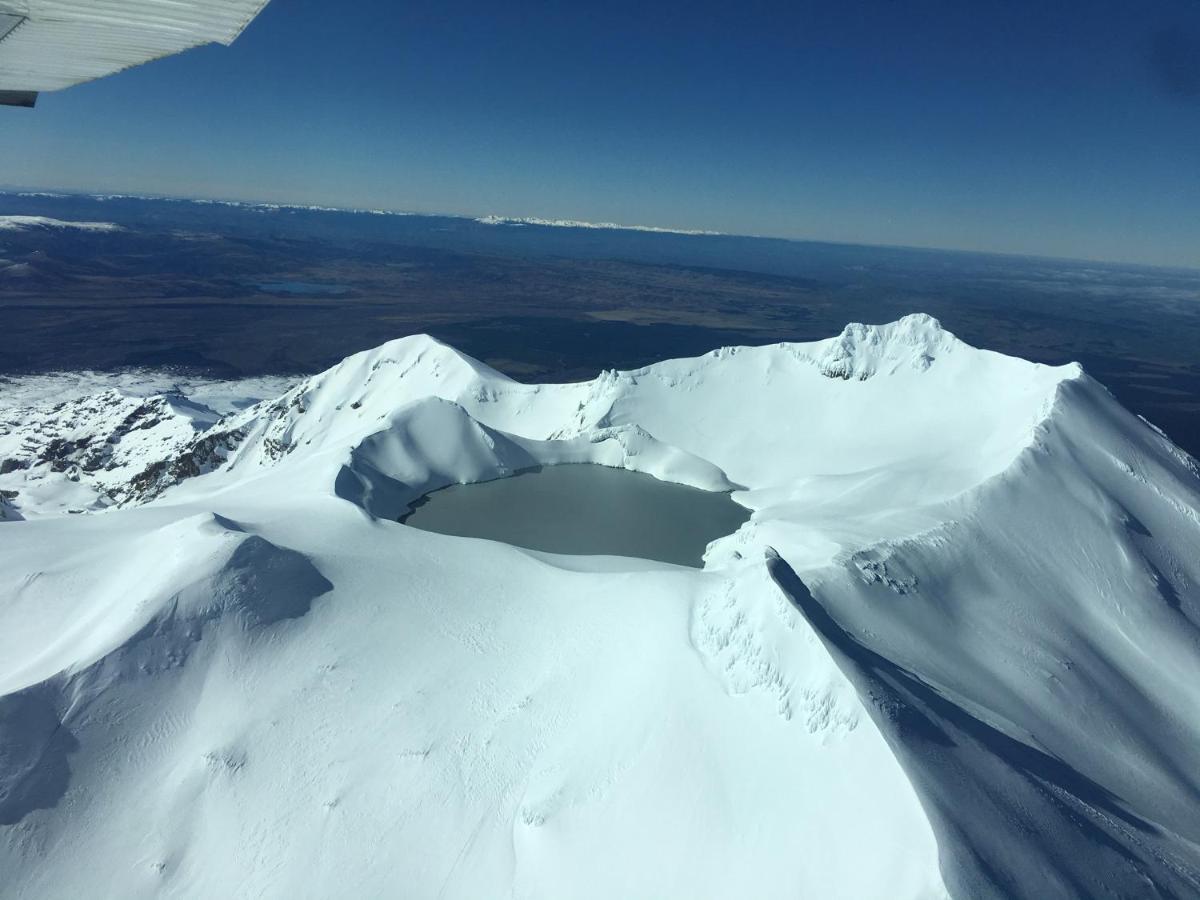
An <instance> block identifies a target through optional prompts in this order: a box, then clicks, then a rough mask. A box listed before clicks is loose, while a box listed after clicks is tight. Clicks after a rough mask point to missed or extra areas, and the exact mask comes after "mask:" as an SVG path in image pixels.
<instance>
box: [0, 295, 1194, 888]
mask: <svg viewBox="0 0 1200 900" xmlns="http://www.w3.org/2000/svg"><path fill="white" fill-rule="evenodd" d="M77 402H79V403H81V404H82V405H81V406H79V407H78V408H71V410H70V416H71V418H72V421H74V422H76V424H77V426H78V430H79V433H80V434H81V435H83V434H84V433H85V432H86V431H87V430H88V428H89V427H90V426H89V425H88V423H87V422H86V421H84V415H85V413H87V412H88V410H90V409H92V408H93V407H95V409H96V410H97V412H96V414H97V415H101V416H102V410H103V409H104V407H105V406H106V405H111V406H113V408H115V409H120V410H124V406H122V404H124V403H127V402H128V401H126V400H120V399H119V398H118V397H109V398H107V399H106V400H104V401H98V400H93V401H88V400H80V401H77ZM142 405H147V406H148V407H149V409H148V411H147V412H145V413H139V414H138V415H134V416H133V418H132V423H133V425H135V426H136V425H138V423H139V422H141V421H143V420H145V421H147V422H154V424H153V425H149V426H147V427H146V428H145V429H144V431H145V437H146V438H147V439H150V440H145V441H143V442H142V443H140V444H139V443H137V440H138V439H137V438H133V437H130V436H129V435H130V434H132V433H133V432H135V431H137V430H138V429H137V428H131V429H130V431H128V432H124V433H121V434H118V435H116V436H117V438H118V440H117V441H116V443H115V444H113V445H111V446H110V447H109V448H107V449H105V450H104V451H103V452H104V453H107V454H110V455H111V458H112V460H113V461H115V462H117V463H118V469H114V470H113V472H114V473H117V474H119V475H120V477H119V478H116V477H115V476H114V481H113V482H112V483H110V484H107V485H106V486H105V487H104V489H105V490H106V491H107V496H108V498H109V500H108V502H109V503H110V504H115V508H109V509H107V510H106V511H104V512H103V514H98V515H76V516H61V515H49V516H44V517H43V518H41V519H40V520H36V521H35V520H33V516H32V515H30V521H28V522H17V523H15V524H8V525H3V526H0V530H3V531H4V535H3V541H0V661H2V662H0V734H4V735H12V736H15V737H11V738H9V739H7V740H6V741H4V742H0V870H2V871H5V872H6V873H9V874H8V880H7V883H6V884H4V885H0V895H5V894H6V893H13V894H14V895H15V894H20V893H22V892H23V893H28V894H71V893H79V892H80V891H84V890H85V889H90V890H91V891H93V892H94V891H96V890H99V891H100V892H101V893H110V894H114V895H116V894H119V895H122V896H128V895H136V894H139V893H141V894H156V893H164V892H174V893H184V894H193V895H217V894H222V895H224V894H229V893H239V892H245V893H261V894H264V895H268V896H287V895H289V894H294V893H297V892H300V893H303V892H306V891H307V892H315V893H321V894H328V893H337V892H341V893H346V892H349V893H353V894H356V895H374V894H379V893H381V892H386V891H387V888H388V886H389V885H391V886H394V885H395V884H398V883H403V884H406V885H407V886H409V887H410V888H411V891H412V893H414V895H421V896H426V895H428V896H437V895H439V894H440V895H442V896H459V897H478V896H492V895H496V894H498V893H499V894H510V893H511V894H519V895H530V896H534V895H537V896H581V897H586V896H596V897H611V896H668V895H680V896H712V897H725V896H745V895H753V896H761V897H784V896H797V895H799V896H805V895H807V896H821V897H845V898H860V897H883V896H886V897H895V898H912V900H927V898H941V897H945V896H947V895H950V896H954V897H964V898H966V897H969V898H975V897H996V898H999V897H1005V898H1008V897H1028V898H1038V900H1042V898H1057V897H1063V898H1067V897H1070V898H1075V897H1080V896H1102V895H1105V894H1106V893H1107V894H1110V895H1113V896H1142V895H1145V896H1192V895H1196V894H1197V893H1198V892H1200V852H1198V851H1197V849H1196V848H1197V846H1200V813H1198V812H1197V810H1200V775H1197V773H1200V749H1198V748H1200V715H1197V714H1196V712H1195V709H1196V703H1195V687H1194V686H1195V685H1196V684H1197V683H1200V557H1198V555H1197V554H1196V552H1195V548H1196V547H1197V546H1200V478H1198V477H1197V474H1196V470H1195V467H1194V464H1193V462H1192V461H1191V460H1190V459H1189V458H1188V457H1187V456H1186V454H1183V453H1182V452H1181V451H1179V450H1178V448H1175V447H1174V446H1173V445H1172V444H1171V443H1170V441H1169V440H1168V439H1167V438H1166V437H1165V436H1164V435H1162V434H1161V433H1159V432H1157V431H1155V430H1154V429H1153V428H1151V427H1149V426H1148V425H1147V424H1146V423H1144V422H1142V421H1140V420H1139V419H1137V418H1136V417H1135V416H1133V415H1131V414H1129V413H1128V412H1127V411H1125V410H1124V409H1122V408H1121V407H1120V405H1119V404H1117V403H1116V401H1115V400H1114V399H1113V398H1112V397H1111V396H1110V395H1109V394H1108V392H1107V391H1105V390H1104V388H1103V387H1102V386H1101V385H1099V384H1098V383H1097V382H1095V381H1094V380H1092V379H1091V378H1089V377H1088V376H1087V375H1086V374H1084V373H1083V372H1082V370H1081V369H1080V368H1079V367H1078V366H1074V365H1071V366H1063V367H1047V366H1042V365H1036V364H1033V363H1029V362H1025V361H1023V360H1019V359H1014V358H1010V357H1006V356H1002V355H1000V354H996V353H990V352H988V351H984V350H978V349H976V348H973V347H970V346H968V345H966V344H964V343H963V342H961V341H959V340H958V339H957V338H955V337H954V336H953V335H952V334H950V333H948V332H947V331H946V330H945V329H943V328H942V327H941V326H940V325H939V324H938V323H937V322H936V321H935V320H933V319H931V318H929V317H928V316H922V315H915V316H907V317H905V318H904V319H901V320H900V321H898V322H894V323H890V324H887V325H879V326H875V325H858V324H854V325H849V326H847V327H846V329H844V331H843V332H842V333H841V334H840V335H837V336H835V337H832V338H829V339H827V340H824V341H817V342H812V343H806V344H786V343H785V344H775V345H769V346H763V347H732V348H724V349H721V350H716V351H713V352H712V353H709V354H705V355H704V356H701V357H697V358H693V359H678V360H669V361H665V362H661V363H657V364H654V365H651V366H647V367H645V368H642V369H638V370H635V371H607V372H604V373H602V374H601V375H600V376H598V377H597V378H595V379H593V380H591V381H587V382H581V383H578V384H567V385H529V384H522V383H520V382H517V381H514V380H513V379H510V378H508V377H506V376H504V375H502V374H501V373H499V372H496V371H495V370H493V369H491V368H489V367H488V366H486V365H484V364H482V363H480V362H478V361H476V360H473V359H471V358H470V357H468V356H465V355H463V354H461V353H459V352H458V351H456V350H454V349H453V348H451V347H448V346H446V345H445V344H441V343H439V342H437V341H435V340H433V339H431V338H429V337H425V336H414V337H408V338H402V339H400V340H397V341H391V342H389V343H387V344H384V345H382V346H380V347H377V348H375V349H373V350H369V351H365V352H363V353H359V354H355V355H354V356H351V357H349V358H347V359H346V360H344V361H343V362H341V363H340V364H338V365H337V366H334V367H332V368H331V369H329V370H327V371H325V372H323V373H320V374H318V375H315V376H313V377H311V378H307V379H304V380H303V381H301V382H299V383H297V384H296V385H294V386H293V387H292V388H291V389H289V390H288V391H286V392H284V393H283V394H282V395H281V396H279V397H278V398H276V399H271V400H265V401H263V402H261V403H258V404H256V405H253V406H250V407H248V408H246V409H242V410H237V411H233V412H230V413H229V414H227V415H225V416H223V417H221V418H220V419H218V420H215V421H212V422H211V424H207V425H202V427H200V428H199V429H196V428H193V430H192V431H191V433H190V434H188V435H187V436H186V437H185V438H184V439H182V440H176V439H175V438H173V437H172V438H169V439H167V440H162V441H159V440H157V439H155V437H154V436H155V435H156V434H157V433H158V431H159V430H162V429H165V428H173V427H174V426H173V425H172V423H173V422H175V421H176V420H175V419H173V418H171V417H170V416H169V415H167V409H166V408H165V407H163V406H162V405H161V404H160V402H159V401H154V400H153V399H152V398H143V399H142V400H140V401H139V406H138V408H137V409H131V410H130V411H129V414H126V415H125V417H124V418H123V419H122V420H121V421H122V422H124V421H125V420H126V419H129V417H130V415H131V414H133V413H135V412H138V409H140V408H141V406H142ZM66 409H67V408H66V407H64V409H63V410H59V411H58V412H57V413H55V412H54V411H53V410H52V409H51V410H50V411H48V412H46V416H47V418H46V420H45V422H44V424H43V426H42V430H43V431H44V433H45V434H46V435H51V434H53V435H55V436H56V437H55V439H57V438H65V439H73V435H74V432H72V433H71V434H66V433H65V427H64V422H63V421H61V420H60V419H56V418H55V417H56V416H59V417H60V418H61V415H62V414H63V412H64V411H65V410H66ZM104 422H105V423H107V422H108V419H107V418H104ZM107 427H108V425H107V424H105V425H104V428H107ZM99 431H103V429H102V428H101V429H99ZM111 433H115V429H113V430H112V431H111ZM25 434H26V435H27V437H26V438H25V440H27V441H29V442H31V443H34V444H36V442H37V440H38V439H39V438H38V434H37V430H32V431H26V432H25ZM127 441H128V442H130V443H129V444H128V446H126V442H127ZM85 450H86V448H85ZM133 451H137V452H136V453H135V452H133ZM135 458H136V460H137V462H139V463H143V464H144V465H143V466H142V467H141V468H140V470H138V471H134V469H135V468H136V466H134V465H129V466H126V467H124V468H120V466H124V465H125V464H124V462H122V461H123V460H125V459H130V460H133V459H135ZM561 462H592V463H599V464H603V465H610V466H622V467H626V468H630V469H635V470H639V471H645V472H649V473H651V474H654V475H656V476H658V477H660V478H666V479H670V480H674V481H679V482H683V483H687V484H692V485H696V486H699V487H705V488H709V489H729V488H733V489H734V498H735V499H736V500H738V501H739V502H741V503H743V504H744V505H746V506H747V507H749V508H750V509H751V510H752V511H753V515H752V517H751V520H750V521H749V522H748V523H746V524H745V525H744V526H743V527H742V528H741V529H740V530H739V531H738V532H737V533H736V534H734V535H729V536H727V537H725V538H722V539H720V540H718V541H716V542H714V543H713V544H712V545H710V547H709V550H708V553H707V555H706V561H705V568H704V569H703V570H696V571H691V570H679V569H675V568H672V567H661V568H659V567H654V566H649V567H647V566H642V565H639V566H636V567H631V568H630V569H629V570H627V569H626V568H625V567H623V566H622V565H621V564H620V562H619V561H607V562H598V563H595V564H584V563H580V562H577V561H576V562H572V563H571V564H566V563H564V564H562V565H559V564H557V563H556V561H555V559H554V558H551V557H546V556H531V555H529V554H526V553H524V552H523V551H520V550H518V549H516V548H512V547H509V546H507V545H504V544H496V543H491V542H483V541H475V540H469V539H461V538H452V537H446V536H443V535H436V534H429V533H425V532H419V531H416V530H414V529H410V528H407V527H405V526H402V525H400V524H398V523H397V522H396V521H395V519H396V518H397V517H398V515H399V514H400V513H402V512H403V511H404V509H405V508H406V506H407V504H408V503H410V502H411V501H412V500H413V499H414V498H416V497H417V496H419V495H421V494H423V493H425V492H427V491H428V490H431V489H433V488H436V487H439V486H442V485H445V484H449V483H453V482H460V481H474V480H481V479H487V478H495V477H501V476H503V475H505V474H508V473H509V472H511V471H513V470H515V469H518V468H523V467H525V466H528V465H531V464H547V463H561ZM106 465H107V463H106ZM101 468H103V467H101ZM24 471H25V470H22V472H24ZM21 477H23V475H22V473H18V472H10V473H8V475H6V476H0V478H9V479H12V478H18V479H19V478H21ZM91 477H94V478H98V477H99V476H91ZM9 484H14V482H12V481H8V482H4V481H0V486H7V485H9ZM24 490H25V488H23V487H21V485H20V484H19V483H18V484H17V487H16V491H17V493H16V494H15V495H11V496H10V495H9V494H5V495H0V496H2V497H3V502H5V503H6V504H8V505H9V507H10V508H11V509H12V510H13V511H15V513H16V514H18V515H20V514H21V513H22V509H23V507H22V504H23V503H25V497H24V494H23V491H24ZM27 511H28V510H27ZM1098 736H1102V738H1103V739H1102V740H1101V739H1097V737H1098ZM4 754H7V755H4ZM281 773H283V774H281ZM6 829H7V830H6ZM80 859H84V860H92V861H99V860H104V861H105V865H104V866H90V867H89V866H79V865H77V864H71V863H72V862H77V861H78V860H80ZM613 859H619V860H621V865H619V866H613V865H612V864H611V861H612V860H613ZM314 860H317V861H318V862H317V864H314V862H313V861H314ZM217 861H219V862H220V864H219V865H218V864H217ZM97 873H98V874H97ZM97 878H99V879H101V881H102V883H97V882H96V881H95V879H97ZM10 885H11V886H12V887H9V886H10Z"/></svg>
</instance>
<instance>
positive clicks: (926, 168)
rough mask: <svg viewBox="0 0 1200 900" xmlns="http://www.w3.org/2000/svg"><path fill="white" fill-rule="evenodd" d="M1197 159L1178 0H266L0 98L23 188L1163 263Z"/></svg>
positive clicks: (1195, 248)
mask: <svg viewBox="0 0 1200 900" xmlns="http://www.w3.org/2000/svg"><path fill="white" fill-rule="evenodd" d="M1198 146H1200V4H1197V3H1196V2H1194V0H1150V2H1149V3H1146V4H1141V5H1138V6H1136V7H1135V6H1131V5H1130V4H1127V3H1120V2H1116V0H1092V2H1090V3H1083V2H1081V0H1073V2H1072V0H1068V2H1066V3H1058V4H1042V5H1040V6H1039V5H1026V6H1023V7H1021V9H1020V10H1014V8H1013V7H1012V5H1011V4H1008V3H1003V2H1001V0H979V2H976V3H971V4H968V5H963V4H956V3H951V2H949V0H931V2H929V3H922V4H897V3H894V2H885V0H853V2H851V3H846V4H818V3H800V4H794V3H781V2H778V0H767V2H763V3H755V4H750V5H749V6H743V7H737V8H732V7H730V6H728V4H721V3H715V2H711V0H701V2H699V3H694V4H690V5H688V6H687V7H679V6H678V4H674V5H672V4H654V3H650V4H647V3H644V2H639V3H630V2H627V0H613V2H611V3H608V4H605V5H604V6H603V7H591V6H586V5H570V4H568V5H562V4H559V5H554V4H550V5H547V4H544V3H536V2H526V0H517V2H515V3H510V4H505V5H504V6H496V5H495V4H488V3H482V2H479V0H467V2H465V3H463V4H458V5H452V6H446V5H445V4H433V3H421V2H417V3H405V4H400V5H397V4H394V3H389V2H386V0H359V2H357V3H353V4H348V5H345V6H343V7H340V8H339V9H337V10H336V14H333V13H331V11H330V8H329V6H328V4H325V3H318V2H316V0H275V2H270V3H267V4H266V6H265V7H264V8H263V9H262V11H261V13H260V14H259V15H258V16H257V17H256V18H255V19H254V20H253V21H252V22H251V23H250V24H249V26H248V27H247V28H246V29H245V31H244V32H243V33H242V35H241V36H240V37H238V38H237V40H235V41H234V42H233V44H232V45H230V46H228V47H225V46H219V45H208V46H204V47H199V48H196V49H194V50H189V51H187V52H185V53H181V54H179V55H175V56H170V57H167V58H164V59H159V60H157V61H154V62H151V63H148V64H146V65H142V66H137V67H135V68H132V69H128V70H125V71H122V72H120V73H118V74H115V75H112V76H111V77H107V78H101V79H99V80H97V81H92V82H88V83H85V84H80V85H78V86H76V87H72V88H68V89H66V90H63V91H54V92H48V93H44V94H43V95H42V96H41V98H40V99H39V102H38V105H37V107H36V108H35V109H13V108H10V107H5V108H4V110H3V111H0V159H3V160H4V172H3V174H2V177H3V178H4V179H5V180H7V181H12V182H15V183H21V184H31V185H58V186H65V187H66V188H67V189H70V190H74V191H88V192H92V191H95V192H99V193H130V194H139V195H162V196H172V197H174V196H179V197H189V198H194V199H214V200H215V199H220V198H225V197H234V198H238V197H246V198H256V199H255V201H254V202H267V203H270V202H275V203H295V204H298V205H316V206H329V207H345V208H382V209H389V210H401V209H403V210H405V211H412V212H419V213H424V214H431V215H437V214H448V215H463V216H473V217H476V216H482V215H487V214H489V213H493V214H502V215H506V216H512V217H517V218H527V217H532V218H545V219H558V218H571V219H576V220H579V221H585V222H618V223H644V224H647V225H659V226H660V227H671V228H673V229H678V230H686V231H693V230H698V231H718V232H723V233H726V234H734V235H751V236H772V237H778V238H780V239H783V240H793V241H807V240H821V241H828V242H830V243H845V244H856V245H860V246H881V247H914V248H922V249H942V248H958V249H962V250H964V251H966V252H976V253H998V254H1006V255H1018V256H1037V257H1045V258H1047V259H1078V260H1083V261H1091V262H1115V261H1121V262H1126V261H1127V262H1128V264H1131V265H1149V266H1156V267H1168V268H1200V216H1197V214H1196V211H1197V210H1198V209H1200V179H1198V178H1197V177H1196V172H1195V164H1194V157H1195V148H1196V147H1198ZM248 202H249V201H248Z"/></svg>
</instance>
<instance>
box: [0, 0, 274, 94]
mask: <svg viewBox="0 0 1200 900" xmlns="http://www.w3.org/2000/svg"><path fill="white" fill-rule="evenodd" d="M267 2H268V0H0V104H9V105H14V106H33V104H34V102H35V101H36V99H37V95H38V92H39V91H57V90H59V89H60V88H65V87H70V86H71V85H74V84H79V83H80V82H84V81H91V80H92V79H93V78H102V77H103V76H105V75H111V74H113V73H114V72H120V71H121V70H122V69H128V68H130V67H131V66H137V65H141V64H142V63H144V62H149V61H150V60H153V59H159V58H160V57H163V56H170V55H171V54H173V53H180V52H181V51H183V50H187V49H189V48H191V47H197V46H199V45H201V44H211V43H221V44H230V43H233V40H234V38H236V37H237V36H238V35H239V34H241V33H242V30H243V29H244V28H245V27H246V26H247V25H248V24H250V21H251V20H252V19H253V18H254V17H255V16H257V15H258V14H259V12H260V11H261V10H262V8H263V7H264V6H266V5H267Z"/></svg>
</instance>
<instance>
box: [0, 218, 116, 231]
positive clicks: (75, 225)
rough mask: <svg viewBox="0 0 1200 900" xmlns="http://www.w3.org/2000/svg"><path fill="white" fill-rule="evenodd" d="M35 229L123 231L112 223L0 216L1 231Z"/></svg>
mask: <svg viewBox="0 0 1200 900" xmlns="http://www.w3.org/2000/svg"><path fill="white" fill-rule="evenodd" d="M34 228H67V229H71V230H73V231H122V230H123V229H122V228H121V226H120V225H116V224H114V223H112V222H67V221H64V220H62V219H51V218H48V217H47V216H0V231H29V230H31V229H34Z"/></svg>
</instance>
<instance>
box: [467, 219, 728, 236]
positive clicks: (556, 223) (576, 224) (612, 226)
mask: <svg viewBox="0 0 1200 900" xmlns="http://www.w3.org/2000/svg"><path fill="white" fill-rule="evenodd" d="M475 221H476V222H479V223H480V224H483V225H515V226H521V225H542V226H546V227H548V228H598V229H602V230H607V231H650V232H657V233H660V234H709V235H719V234H723V233H724V232H720V231H703V230H700V229H695V228H662V227H659V226H657V225H618V224H617V223H615V222H584V221H581V220H579V219H539V218H537V217H535V216H494V215H492V216H481V217H479V218H477V219H476V220H475Z"/></svg>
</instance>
